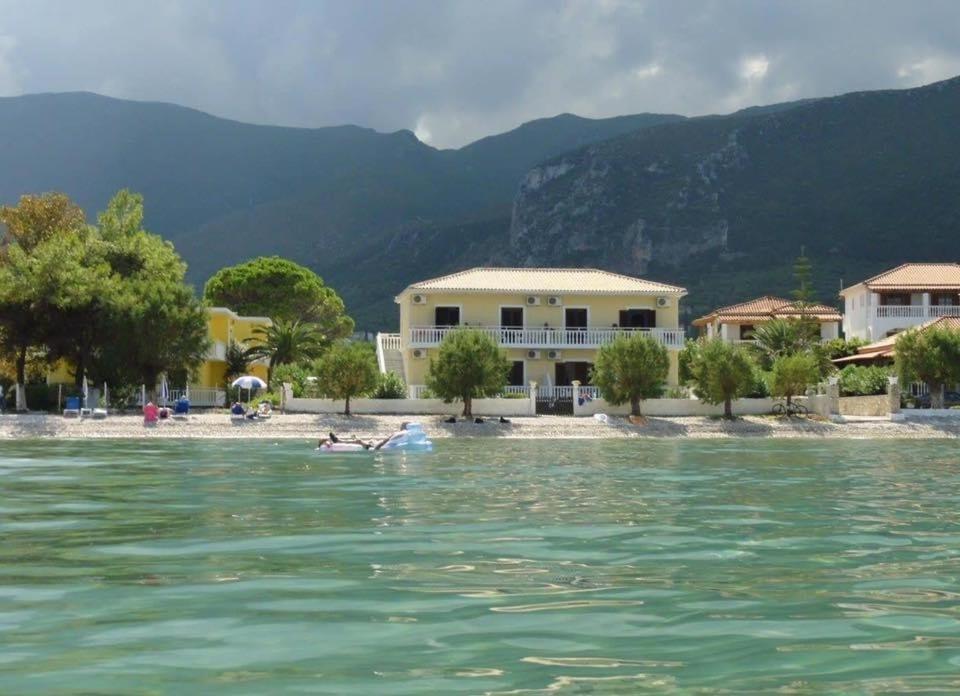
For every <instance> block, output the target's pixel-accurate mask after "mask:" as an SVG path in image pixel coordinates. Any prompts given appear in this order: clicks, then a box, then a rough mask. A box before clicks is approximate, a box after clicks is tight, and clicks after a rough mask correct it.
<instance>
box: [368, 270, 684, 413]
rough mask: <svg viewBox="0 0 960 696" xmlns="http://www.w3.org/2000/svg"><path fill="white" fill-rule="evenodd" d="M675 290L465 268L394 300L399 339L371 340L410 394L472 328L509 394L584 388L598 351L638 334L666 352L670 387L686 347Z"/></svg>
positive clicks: (592, 275)
mask: <svg viewBox="0 0 960 696" xmlns="http://www.w3.org/2000/svg"><path fill="white" fill-rule="evenodd" d="M684 295H686V290H685V289H684V288H681V287H677V286H675V285H667V284H665V283H657V282H653V281H649V280H643V279H641V278H634V277H631V276H626V275H620V274H617V273H610V272H607V271H601V270H596V269H587V268H584V269H579V268H572V269H568V268H471V269H469V270H465V271H461V272H459V273H454V274H451V275H447V276H443V277H440V278H434V279H431V280H424V281H421V282H418V283H414V284H412V285H410V286H409V287H407V288H405V289H404V290H403V292H401V293H400V294H399V295H397V297H396V302H397V304H398V305H399V307H400V333H399V335H397V334H380V335H379V336H378V346H377V356H378V361H379V364H380V369H381V370H384V371H386V370H393V371H396V372H399V373H400V374H402V376H403V378H404V380H405V381H406V383H407V385H408V388H409V389H410V392H411V394H412V395H413V396H416V395H417V394H418V392H419V391H420V390H422V388H423V387H422V385H424V383H425V381H426V374H427V369H428V367H429V364H430V358H431V357H436V355H437V352H438V350H439V348H440V344H441V342H442V341H443V338H444V336H446V335H447V334H448V333H449V332H450V331H453V330H456V329H457V328H459V327H470V328H472V329H476V330H478V331H483V332H484V333H486V334H487V335H489V336H490V337H491V338H493V339H494V340H495V341H496V342H497V343H498V344H499V345H500V346H501V347H502V348H503V349H504V350H505V351H506V352H507V357H508V358H509V360H510V361H511V362H512V370H511V372H510V377H509V387H508V391H510V390H516V391H521V390H525V389H526V388H527V386H528V385H529V383H530V382H536V383H537V384H538V386H539V387H540V389H541V391H543V390H544V389H546V390H549V389H551V388H562V387H567V388H569V385H570V384H571V383H572V382H573V381H574V380H577V381H579V382H581V383H582V384H584V385H587V384H589V383H590V370H591V368H592V366H593V362H594V360H595V359H596V355H597V350H598V349H599V348H600V346H602V345H604V344H605V343H608V342H610V341H612V340H613V339H614V338H615V337H617V336H619V335H622V334H633V333H642V334H643V335H647V336H650V337H651V338H653V339H655V340H657V341H659V342H660V343H661V344H663V345H664V346H666V348H667V349H668V350H669V351H670V356H671V360H670V364H671V369H670V377H669V380H668V381H669V383H670V384H676V382H677V352H678V351H679V350H680V349H682V348H683V345H684V331H683V329H681V328H680V326H679V304H680V300H681V298H682V297H683V296H684Z"/></svg>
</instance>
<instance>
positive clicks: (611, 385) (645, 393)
mask: <svg viewBox="0 0 960 696" xmlns="http://www.w3.org/2000/svg"><path fill="white" fill-rule="evenodd" d="M669 372H670V357H669V355H668V354H667V349H666V348H664V347H663V345H661V344H660V342H659V341H657V340H655V339H653V338H650V337H649V336H643V335H640V334H639V333H637V334H633V335H631V336H623V335H621V336H617V338H616V339H614V340H613V341H612V342H610V343H608V344H606V345H604V346H602V347H601V348H600V351H599V352H598V353H597V360H596V362H595V363H594V365H593V373H592V375H591V378H592V381H593V383H594V384H595V385H597V387H598V388H599V389H600V393H601V395H602V396H603V398H604V399H606V400H607V401H608V402H609V403H611V404H613V405H614V406H619V405H620V404H624V403H628V402H629V404H630V414H631V415H634V416H639V415H640V402H641V401H643V400H644V399H655V398H657V397H659V396H660V395H661V394H663V388H664V383H665V382H666V380H667V374H668V373H669Z"/></svg>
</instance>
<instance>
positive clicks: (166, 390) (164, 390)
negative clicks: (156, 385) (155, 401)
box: [160, 374, 170, 406]
mask: <svg viewBox="0 0 960 696" xmlns="http://www.w3.org/2000/svg"><path fill="white" fill-rule="evenodd" d="M169 398H170V387H169V386H167V375H166V374H164V375H163V377H161V378H160V400H161V401H162V402H163V405H164V406H166V405H167V400H168V399H169Z"/></svg>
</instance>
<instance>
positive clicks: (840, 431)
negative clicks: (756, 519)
mask: <svg viewBox="0 0 960 696" xmlns="http://www.w3.org/2000/svg"><path fill="white" fill-rule="evenodd" d="M405 420H411V421H414V420H415V421H418V422H420V423H422V424H423V427H424V429H425V430H426V431H427V433H428V434H429V436H430V437H431V438H433V439H442V438H451V437H457V438H462V437H466V438H480V437H493V438H507V439H558V438H572V439H622V438H731V437H744V438H815V439H816V438H821V439H822V438H850V439H881V438H882V439H896V438H924V439H927V438H958V437H960V421H958V420H954V419H950V420H947V419H925V420H924V421H923V422H918V421H906V422H890V421H889V420H884V419H858V420H851V421H849V422H845V423H832V422H826V421H818V420H805V419H784V418H774V417H760V416H748V417H745V418H740V419H737V420H734V421H724V420H722V419H717V418H705V417H685V418H649V419H647V420H646V422H645V423H643V424H640V425H634V424H632V423H630V422H629V421H628V420H627V419H625V418H622V417H611V418H610V419H609V422H608V423H602V422H600V421H598V420H596V419H594V418H573V417H560V416H541V417H538V418H529V417H527V418H511V419H510V421H511V422H510V423H498V422H497V421H496V420H495V419H491V420H487V421H486V422H485V423H482V424H476V423H473V422H464V421H462V420H460V421H458V422H457V423H456V424H448V423H444V422H443V417H442V416H419V417H413V416H367V415H363V416H352V417H346V416H341V415H313V414H310V415H308V414H277V415H275V416H274V417H273V418H271V419H270V420H266V421H259V422H257V421H245V422H232V421H231V420H230V418H229V416H227V415H226V414H225V413H205V414H197V415H191V416H189V417H188V418H187V419H186V420H173V421H162V422H160V423H158V424H157V425H156V426H155V427H145V426H144V425H143V419H142V418H141V417H139V416H136V415H122V416H119V415H118V416H110V417H108V418H107V419H105V420H91V419H83V420H79V419H76V418H72V419H67V418H62V417H59V416H51V415H42V414H28V415H2V416H0V439H35V438H64V439H68V438H76V439H87V438H123V439H132V438H144V439H150V438H174V439H176V438H184V439H192V438H206V439H234V438H239V439H266V440H270V439H273V440H278V439H294V440H315V439H317V438H318V437H320V436H323V435H325V434H326V433H327V432H330V431H333V432H335V433H337V434H338V435H340V436H341V437H353V436H356V437H361V438H364V439H374V438H377V437H384V436H386V435H388V434H390V433H391V432H394V431H396V430H397V429H398V428H399V426H400V423H401V422H403V421H405Z"/></svg>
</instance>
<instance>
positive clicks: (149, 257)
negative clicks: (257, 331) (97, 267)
mask: <svg viewBox="0 0 960 696" xmlns="http://www.w3.org/2000/svg"><path fill="white" fill-rule="evenodd" d="M142 220H143V198H142V197H141V196H140V195H139V194H135V193H131V192H129V191H120V192H119V193H117V195H116V196H114V198H113V199H112V200H111V201H110V204H109V205H108V206H107V209H106V210H105V211H104V212H103V213H101V214H100V216H99V218H98V225H99V232H100V236H101V238H102V240H103V241H104V243H105V244H106V251H105V252H104V255H105V257H106V260H107V263H108V264H109V265H110V268H111V271H112V273H113V276H114V283H115V285H114V288H115V290H114V292H113V293H112V299H111V303H110V309H109V313H108V315H107V316H106V317H105V318H104V321H103V323H102V325H101V333H102V336H103V339H104V340H103V343H102V345H101V346H100V348H99V350H98V351H97V355H96V358H95V363H94V366H93V368H94V369H93V371H94V372H95V379H96V380H97V381H101V380H103V381H108V382H113V383H124V384H129V383H130V382H131V381H133V382H134V383H139V384H145V385H147V387H148V389H149V390H150V391H151V393H152V391H153V387H154V385H156V383H157V381H158V380H159V378H160V376H161V375H162V374H164V373H173V372H183V371H186V372H190V371H192V370H194V369H196V367H197V366H198V365H199V364H200V363H201V362H202V361H203V359H204V358H205V356H206V353H207V350H208V349H209V339H208V337H207V316H206V310H205V309H204V308H203V305H202V304H201V303H200V301H199V300H198V299H197V298H196V296H195V295H194V293H193V290H192V289H191V288H190V286H188V285H187V284H186V283H185V281H184V277H185V275H186V264H184V263H183V261H182V260H181V259H180V257H179V256H178V255H177V253H176V251H175V250H174V248H173V245H172V244H170V243H169V242H165V241H164V240H163V239H161V238H160V237H158V236H156V235H153V234H150V233H149V232H147V231H146V230H144V229H142V227H141V223H142Z"/></svg>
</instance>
